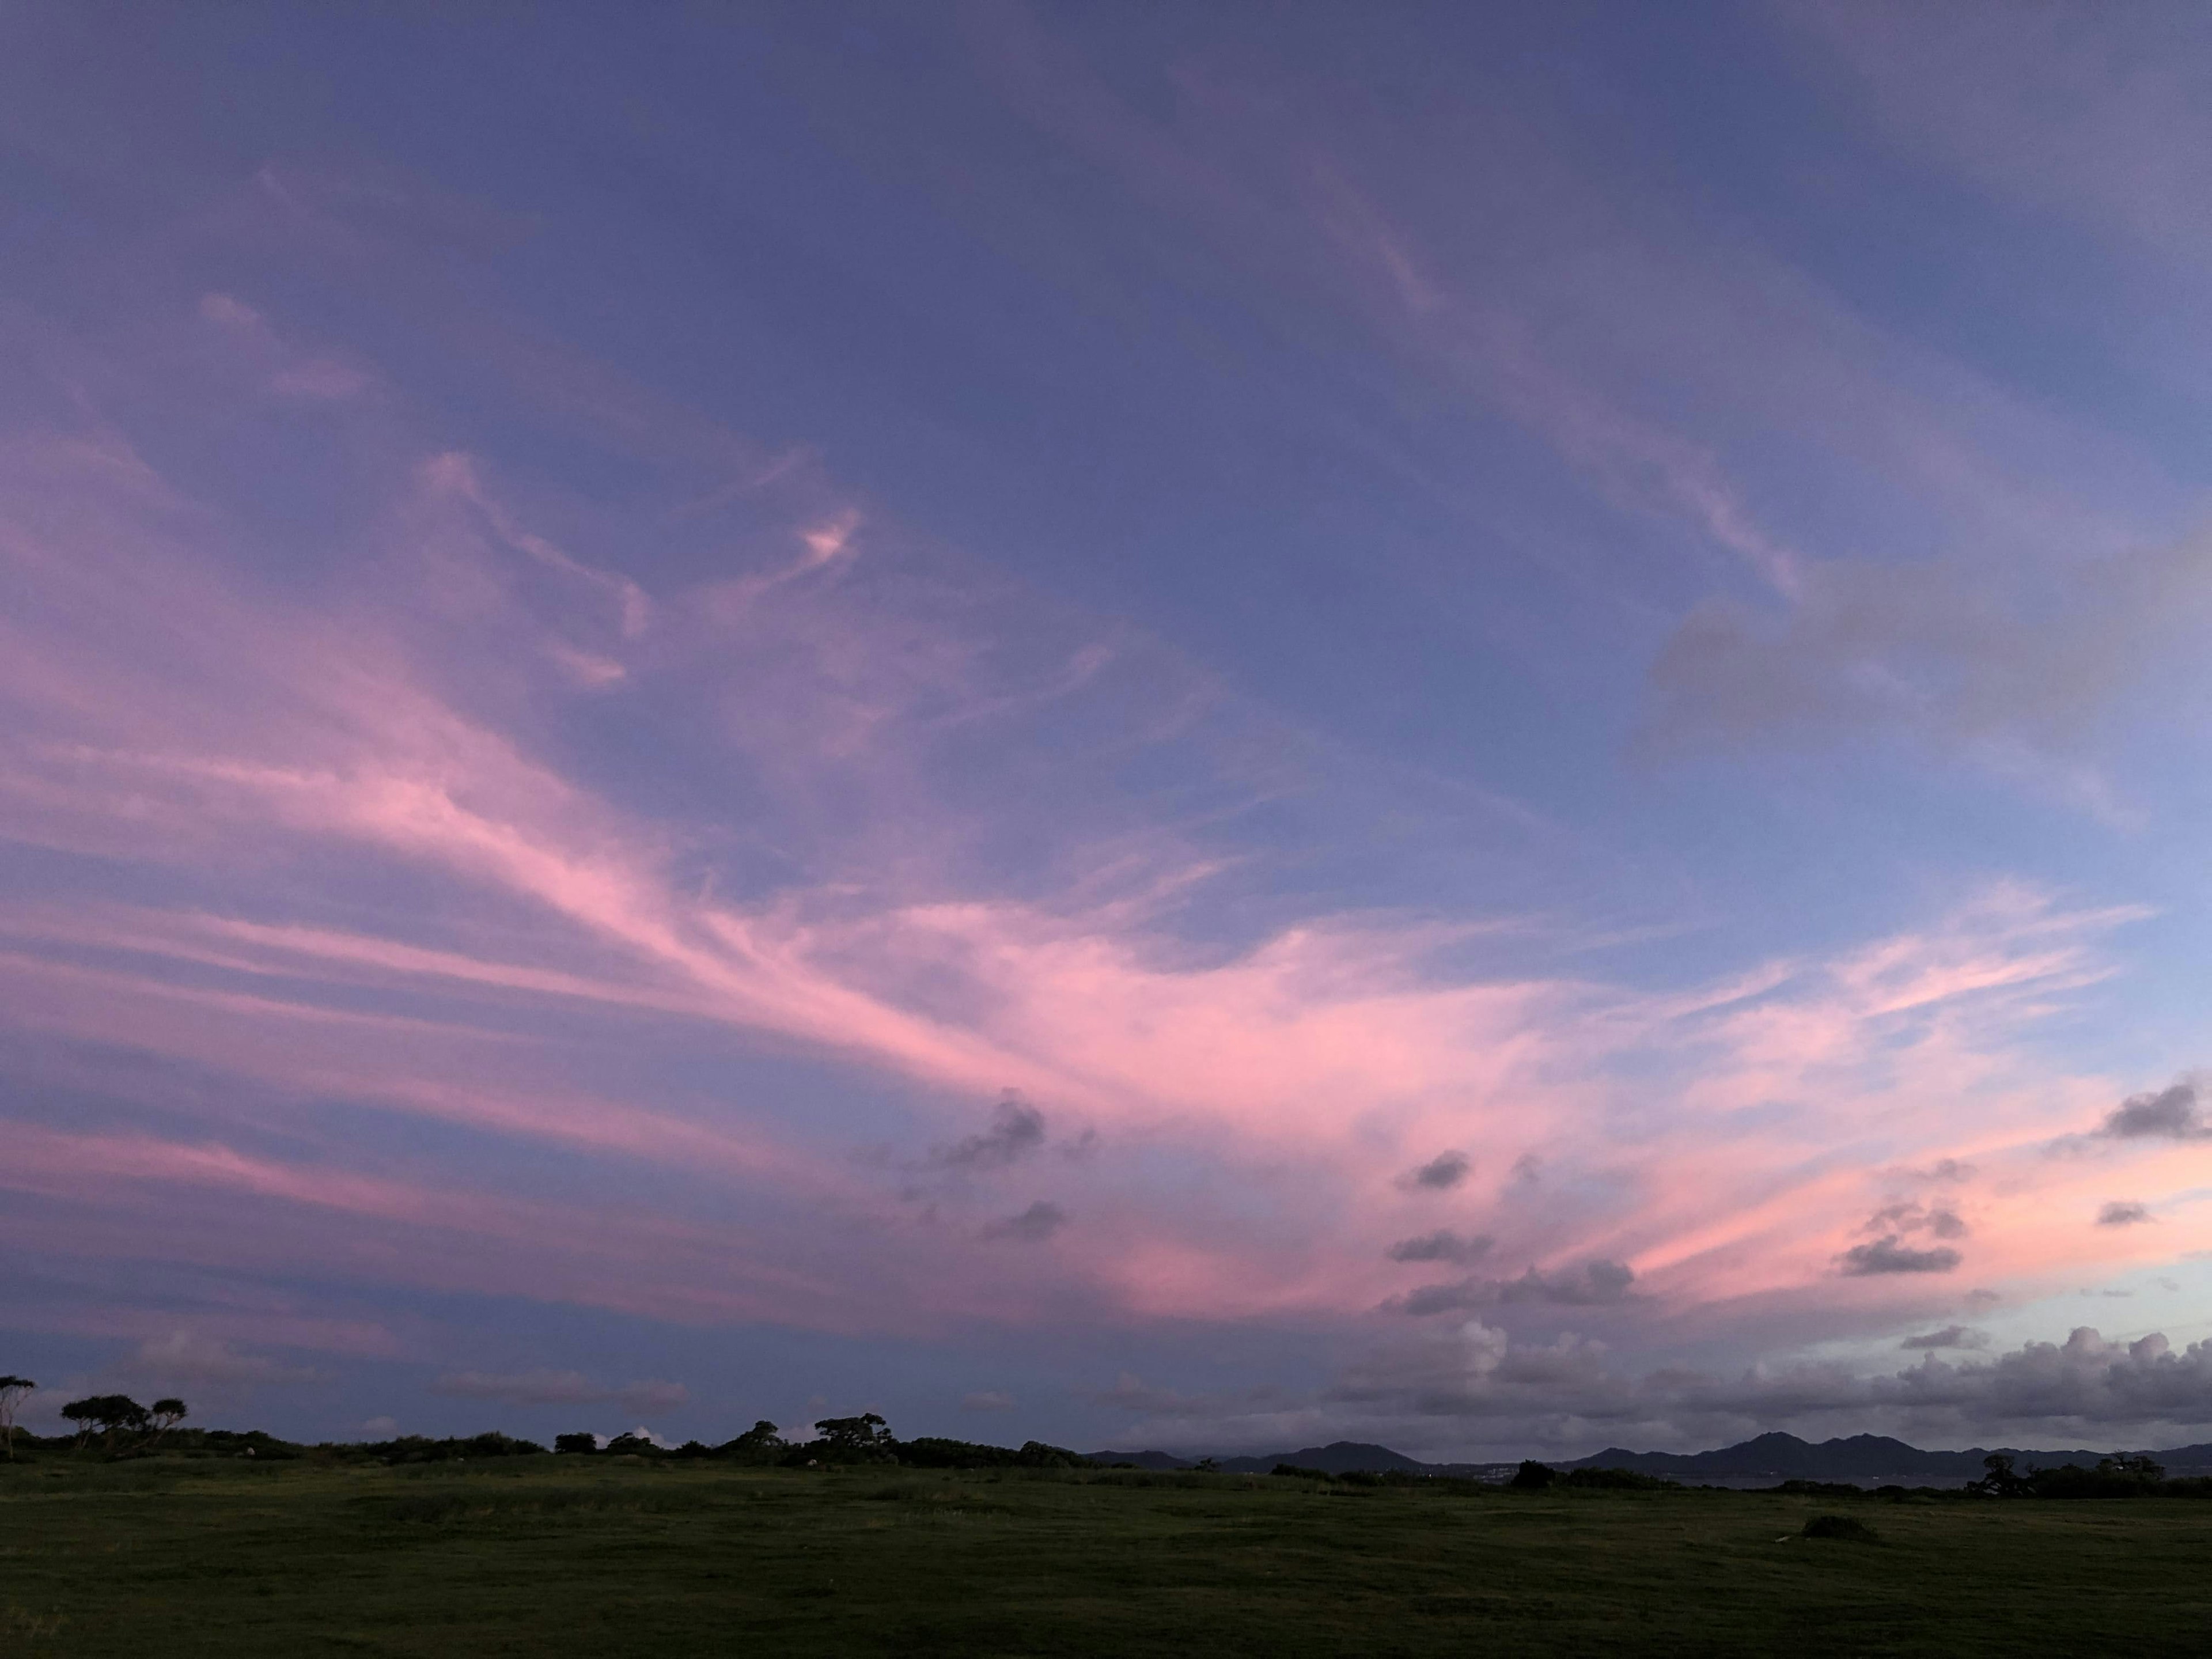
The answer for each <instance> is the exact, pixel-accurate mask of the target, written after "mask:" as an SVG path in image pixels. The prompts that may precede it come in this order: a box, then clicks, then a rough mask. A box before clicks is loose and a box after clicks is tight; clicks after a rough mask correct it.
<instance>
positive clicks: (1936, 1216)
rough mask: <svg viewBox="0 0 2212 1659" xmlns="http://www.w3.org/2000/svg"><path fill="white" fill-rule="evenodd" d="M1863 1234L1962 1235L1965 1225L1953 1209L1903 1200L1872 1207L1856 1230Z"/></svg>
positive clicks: (1958, 1236) (1940, 1236)
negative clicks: (1871, 1212)
mask: <svg viewBox="0 0 2212 1659" xmlns="http://www.w3.org/2000/svg"><path fill="white" fill-rule="evenodd" d="M1859 1231H1861V1232H1863V1233H1921V1232H1926V1233H1933V1234H1935V1235H1936V1237H1938V1238H1964V1237H1966V1223H1965V1222H1964V1221H1961V1220H1960V1218H1959V1212H1957V1211H1955V1210H1952V1209H1948V1208H1943V1207H1940V1206H1939V1207H1938V1208H1936V1209H1933V1210H1930V1209H1928V1208H1925V1207H1923V1206H1921V1205H1920V1204H1918V1203H1916V1202H1913V1201H1911V1200H1906V1201H1905V1202H1904V1203H1899V1204H1892V1205H1889V1206H1887V1207H1886V1208H1883V1209H1879V1210H1876V1211H1875V1212H1874V1213H1873V1214H1872V1215H1871V1216H1869V1217H1868V1218H1867V1221H1866V1225H1864V1226H1863V1227H1861V1228H1860V1229H1859Z"/></svg>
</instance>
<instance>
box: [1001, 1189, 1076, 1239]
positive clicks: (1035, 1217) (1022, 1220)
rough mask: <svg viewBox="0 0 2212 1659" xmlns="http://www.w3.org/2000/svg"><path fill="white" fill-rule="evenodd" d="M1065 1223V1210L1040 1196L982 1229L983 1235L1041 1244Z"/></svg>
mask: <svg viewBox="0 0 2212 1659" xmlns="http://www.w3.org/2000/svg"><path fill="white" fill-rule="evenodd" d="M1066 1225H1067V1212H1066V1211H1065V1210H1063V1209H1061V1208H1060V1206H1059V1205H1057V1204H1054V1202H1052V1201H1051V1200H1049V1199H1043V1198H1041V1199H1039V1200H1037V1201H1036V1203H1034V1204H1032V1205H1030V1206H1029V1208H1028V1209H1026V1210H1024V1211H1023V1212H1021V1213H1020V1214H1019V1215H1010V1216H1008V1217H1007V1218H1006V1219H1005V1220H1003V1221H994V1222H993V1223H992V1224H991V1225H989V1226H987V1227H986V1228H984V1229H983V1237H986V1238H1011V1239H1013V1240H1014V1241H1016V1242H1017V1243H1023V1244H1042V1243H1043V1242H1044V1241H1045V1240H1046V1239H1048V1238H1050V1237H1052V1236H1053V1235H1054V1233H1056V1232H1058V1231H1060V1229H1061V1228H1062V1227H1065V1226H1066Z"/></svg>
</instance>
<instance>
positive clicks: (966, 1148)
mask: <svg viewBox="0 0 2212 1659" xmlns="http://www.w3.org/2000/svg"><path fill="white" fill-rule="evenodd" d="M1043 1145H1044V1114H1043V1113H1042V1112H1040V1111H1039V1110H1037V1109H1036V1107H1034V1106H1032V1105H1030V1103H1029V1102H1027V1101H1026V1100H1024V1099H1023V1098H1022V1097H1021V1096H1020V1095H1019V1094H1018V1093H1016V1092H1015V1091H1013V1090H1012V1089H1009V1090H1007V1091H1006V1093H1005V1094H1004V1095H1003V1096H1001V1097H1000V1100H999V1103H998V1104H997V1105H996V1106H995V1107H994V1108H993V1109H992V1112H991V1127H989V1128H987V1129H986V1130H984V1131H983V1132H982V1133H981V1134H973V1135H969V1136H968V1137H967V1139H964V1140H957V1141H955V1142H953V1143H952V1145H951V1146H939V1148H937V1150H936V1151H934V1152H932V1153H930V1155H929V1161H930V1162H931V1163H932V1164H936V1165H937V1166H939V1168H940V1169H946V1170H1003V1169H1005V1168H1006V1167H1007V1166H1008V1165H1009V1164H1018V1163H1020V1162H1021V1161H1022V1159H1024V1158H1027V1157H1029V1156H1030V1154H1031V1153H1032V1152H1036V1150H1037V1149H1038V1148H1039V1147H1041V1146H1043Z"/></svg>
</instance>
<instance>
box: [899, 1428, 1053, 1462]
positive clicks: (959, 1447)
mask: <svg viewBox="0 0 2212 1659" xmlns="http://www.w3.org/2000/svg"><path fill="white" fill-rule="evenodd" d="M893 1444H895V1445H896V1448H897V1455H898V1461H899V1462H902V1463H903V1464H905V1465H906V1466H907V1467H908V1468H915V1469H1087V1468H1094V1467H1096V1466H1095V1465H1094V1464H1093V1463H1092V1462H1091V1460H1090V1459H1089V1458H1087V1457H1085V1456H1083V1455H1081V1454H1079V1453H1077V1452H1072V1451H1069V1450H1068V1449H1066V1448H1065V1447H1062V1446H1048V1445H1047V1444H1045V1443H1044V1442H1043V1441H1042V1440H1025V1441H1024V1442H1023V1443H1022V1444H1021V1446H1020V1447H1019V1448H1018V1449H1010V1448H1008V1447H1006V1446H982V1445H978V1444H976V1443H974V1442H973V1441H968V1440H947V1439H945V1438H942V1437H939V1436H937V1435H923V1436H922V1437H920V1438H919V1439H915V1440H900V1441H896V1442H894V1443H893Z"/></svg>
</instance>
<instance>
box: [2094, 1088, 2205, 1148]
mask: <svg viewBox="0 0 2212 1659" xmlns="http://www.w3.org/2000/svg"><path fill="white" fill-rule="evenodd" d="M2197 1106H2198V1102H2197V1085H2195V1084H2193V1083H2188V1082H2183V1083H2176V1084H2172V1085H2170V1086H2168V1087H2166V1088H2164V1089H2160V1090H2157V1091H2153V1092H2148V1093H2144V1094H2140V1095H2130V1096H2129V1097H2127V1098H2126V1099H2125V1100H2124V1101H2122V1102H2121V1103H2119V1104H2118V1106H2115V1107H2114V1108H2113V1109H2112V1114H2111V1115H2109V1116H2108V1117H2106V1119H2105V1121H2104V1123H2103V1125H2102V1126H2101V1127H2100V1128H2099V1129H2098V1131H2097V1133H2099V1134H2100V1135H2104V1136H2106V1137H2108V1138H2109V1139H2115V1140H2202V1139H2204V1138H2205V1137H2206V1136H2208V1135H2212V1125H2208V1124H2207V1123H2206V1122H2205V1121H2203V1118H2202V1117H2201V1116H2200V1115H2198V1111H2197Z"/></svg>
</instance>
